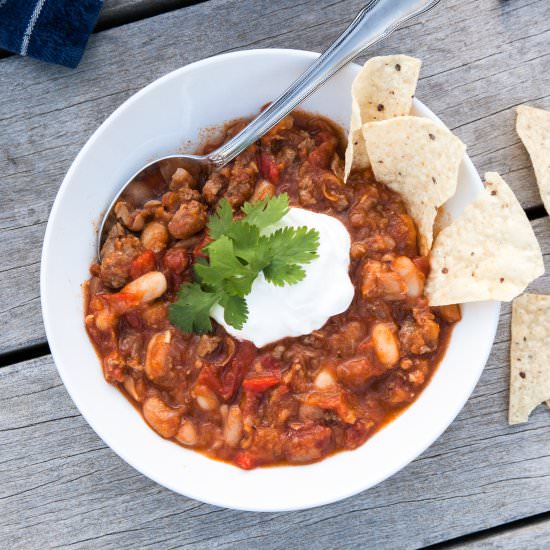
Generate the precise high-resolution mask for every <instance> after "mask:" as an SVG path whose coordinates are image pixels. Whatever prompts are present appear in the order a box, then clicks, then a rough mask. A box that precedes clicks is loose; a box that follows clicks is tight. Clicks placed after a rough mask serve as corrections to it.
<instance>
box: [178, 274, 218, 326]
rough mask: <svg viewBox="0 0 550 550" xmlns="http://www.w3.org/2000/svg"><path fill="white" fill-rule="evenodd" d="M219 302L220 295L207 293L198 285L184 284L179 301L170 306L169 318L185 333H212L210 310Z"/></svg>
mask: <svg viewBox="0 0 550 550" xmlns="http://www.w3.org/2000/svg"><path fill="white" fill-rule="evenodd" d="M218 300H219V295H218V294H216V293H211V292H205V291H204V290H202V288H201V286H200V285H199V284H197V283H192V284H184V285H182V286H181V287H180V289H179V292H178V299H177V300H176V301H175V302H174V303H173V304H170V305H169V306H168V318H169V319H170V322H171V323H172V324H173V325H175V326H177V327H178V328H179V329H180V330H181V331H183V332H186V333H190V332H196V333H199V334H200V333H203V332H210V331H211V330H212V322H211V321H210V310H211V309H212V306H213V305H214V304H216V303H217V302H218Z"/></svg>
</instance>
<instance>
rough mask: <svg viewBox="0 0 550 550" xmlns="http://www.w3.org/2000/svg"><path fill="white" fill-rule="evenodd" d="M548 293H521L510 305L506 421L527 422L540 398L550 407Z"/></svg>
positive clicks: (549, 307)
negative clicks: (510, 338)
mask: <svg viewBox="0 0 550 550" xmlns="http://www.w3.org/2000/svg"><path fill="white" fill-rule="evenodd" d="M549 340H550V296H541V295H538V294H524V295H523V296H520V297H519V298H516V299H515V300H514V304H513V306H512V346H511V349H510V406H509V409H508V422H509V423H510V424H519V423H521V422H527V420H528V418H529V414H530V413H531V411H532V410H533V409H534V408H535V407H536V406H537V405H539V404H540V403H542V402H543V401H544V400H547V401H546V403H547V405H548V406H550V347H549V346H548V341H549Z"/></svg>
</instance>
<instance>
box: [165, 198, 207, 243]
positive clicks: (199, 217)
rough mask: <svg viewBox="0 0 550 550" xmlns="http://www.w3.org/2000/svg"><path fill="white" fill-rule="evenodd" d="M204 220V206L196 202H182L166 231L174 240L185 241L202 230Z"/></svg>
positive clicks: (205, 216)
mask: <svg viewBox="0 0 550 550" xmlns="http://www.w3.org/2000/svg"><path fill="white" fill-rule="evenodd" d="M206 220H207V214H206V207H205V206H204V204H202V203H200V202H198V201H196V200H192V201H189V202H184V203H183V204H182V205H181V206H180V207H179V209H178V211H177V212H176V213H175V214H174V217H173V218H172V220H171V221H170V223H169V224H168V231H169V232H170V234H171V235H172V237H174V238H176V239H186V238H187V237H190V236H191V235H194V234H195V233H198V232H199V231H200V230H201V229H204V227H205V225H206Z"/></svg>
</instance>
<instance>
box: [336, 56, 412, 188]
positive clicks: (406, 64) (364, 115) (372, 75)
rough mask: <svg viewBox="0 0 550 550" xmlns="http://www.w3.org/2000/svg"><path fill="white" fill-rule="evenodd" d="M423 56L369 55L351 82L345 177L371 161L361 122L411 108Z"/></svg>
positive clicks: (398, 114)
mask: <svg viewBox="0 0 550 550" xmlns="http://www.w3.org/2000/svg"><path fill="white" fill-rule="evenodd" d="M421 64H422V62H421V61H420V59H416V58H414V57H409V56H407V55H388V56H384V57H373V58H371V59H369V60H368V61H367V62H366V63H365V65H364V66H363V68H362V69H361V72H360V73H359V74H358V75H357V76H356V77H355V80H354V81H353V84H352V85H351V121H350V132H349V136H348V147H347V149H346V162H345V171H344V174H345V175H344V181H345V180H347V179H348V176H349V173H350V172H351V169H352V168H366V167H368V166H369V165H370V163H369V158H368V155H367V151H366V149H365V145H364V143H363V135H362V133H361V126H362V125H363V124H364V123H365V122H370V121H373V120H386V119H388V118H393V117H396V116H404V115H408V114H409V113H410V112H411V106H412V100H413V97H414V92H415V90H416V83H417V81H418V75H419V73H420V65H421Z"/></svg>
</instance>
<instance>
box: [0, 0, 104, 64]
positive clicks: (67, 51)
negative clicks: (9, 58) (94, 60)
mask: <svg viewBox="0 0 550 550" xmlns="http://www.w3.org/2000/svg"><path fill="white" fill-rule="evenodd" d="M102 4H103V0H0V48H3V49H5V50H9V51H10V52H14V53H18V54H20V55H28V56H29V57H34V58H35V59H41V60H42V61H47V62H49V63H57V64H59V65H65V66H66V67H71V68H74V67H76V66H77V65H78V63H79V62H80V59H81V58H82V54H83V53H84V48H85V47H86V43H87V42H88V38H89V36H90V33H91V32H92V29H93V28H94V25H95V22H96V20H97V16H98V15H99V10H100V9H101V6H102Z"/></svg>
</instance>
